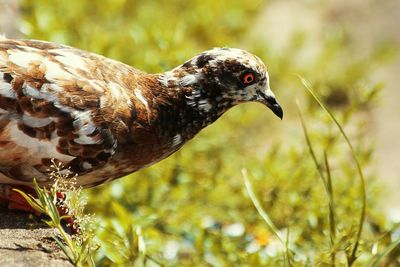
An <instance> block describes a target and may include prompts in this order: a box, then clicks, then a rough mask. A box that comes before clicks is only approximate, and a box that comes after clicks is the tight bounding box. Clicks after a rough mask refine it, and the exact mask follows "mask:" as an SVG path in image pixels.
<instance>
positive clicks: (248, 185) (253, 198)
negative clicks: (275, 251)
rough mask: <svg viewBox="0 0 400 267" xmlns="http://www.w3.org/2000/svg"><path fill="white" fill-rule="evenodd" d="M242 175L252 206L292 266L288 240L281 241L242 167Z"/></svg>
mask: <svg viewBox="0 0 400 267" xmlns="http://www.w3.org/2000/svg"><path fill="white" fill-rule="evenodd" d="M242 177H243V180H244V185H245V187H246V190H247V194H248V195H249V197H250V199H251V201H252V202H253V205H254V207H255V208H256V210H257V212H258V214H260V216H261V218H263V220H264V221H265V223H266V224H267V225H268V227H269V228H270V230H271V231H272V233H273V234H274V235H275V236H276V237H277V238H278V240H279V242H280V243H281V244H282V246H284V247H285V261H287V263H288V266H292V264H291V260H290V255H289V245H288V244H289V241H288V240H286V242H284V241H283V238H282V237H281V236H280V234H279V232H278V228H277V227H276V226H275V224H274V223H273V222H272V220H271V218H270V217H269V216H268V214H267V213H266V212H265V211H264V209H263V208H262V206H261V203H260V201H259V200H258V198H257V196H256V194H255V193H254V190H253V187H252V185H251V183H250V181H249V178H248V175H247V170H246V169H242Z"/></svg>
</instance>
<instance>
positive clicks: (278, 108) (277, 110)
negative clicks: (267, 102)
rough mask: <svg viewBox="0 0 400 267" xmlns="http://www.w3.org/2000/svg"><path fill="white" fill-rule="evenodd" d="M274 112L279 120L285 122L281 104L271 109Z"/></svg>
mask: <svg viewBox="0 0 400 267" xmlns="http://www.w3.org/2000/svg"><path fill="white" fill-rule="evenodd" d="M271 110H272V112H273V113H274V114H275V115H276V116H278V118H280V119H281V120H283V109H282V107H281V106H280V105H279V104H274V105H273V106H272V107H271Z"/></svg>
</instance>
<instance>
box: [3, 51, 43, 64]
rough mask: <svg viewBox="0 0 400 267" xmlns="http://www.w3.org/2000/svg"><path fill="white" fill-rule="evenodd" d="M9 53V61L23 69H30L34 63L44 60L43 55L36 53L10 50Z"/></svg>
mask: <svg viewBox="0 0 400 267" xmlns="http://www.w3.org/2000/svg"><path fill="white" fill-rule="evenodd" d="M8 53H9V57H8V60H10V61H11V62H12V63H14V64H16V65H18V66H20V67H23V68H28V67H29V65H30V64H31V63H32V62H35V61H36V62H40V61H41V60H42V59H43V57H42V56H41V55H39V54H37V53H34V52H24V51H19V50H9V51H8Z"/></svg>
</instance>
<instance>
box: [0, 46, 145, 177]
mask: <svg viewBox="0 0 400 267" xmlns="http://www.w3.org/2000/svg"><path fill="white" fill-rule="evenodd" d="M138 73H139V72H138V71H136V70H135V69H133V68H130V67H128V66H127V65H125V64H122V63H119V62H116V61H114V60H110V59H107V58H104V57H102V56H99V55H95V54H92V53H89V52H85V51H82V50H78V49H74V48H71V47H68V46H63V45H58V44H54V43H47V42H41V41H32V40H9V39H2V40H0V172H1V173H3V174H4V175H5V176H7V177H8V178H9V179H11V180H12V179H14V180H18V181H31V180H32V178H33V177H35V178H36V179H38V180H43V181H44V180H46V179H48V178H47V175H46V173H47V172H48V169H49V166H50V165H51V159H55V160H56V161H60V162H62V163H64V164H65V165H66V166H67V167H70V168H71V170H72V171H73V172H75V173H78V174H80V173H85V172H88V171H90V170H92V169H94V168H96V167H98V166H101V165H103V164H105V162H107V160H108V159H109V158H110V157H111V156H112V155H113V153H114V152H115V149H116V147H117V143H118V142H123V141H124V136H126V135H127V132H128V131H129V129H128V127H127V124H128V121H129V120H132V119H133V117H134V116H135V114H133V113H134V112H133V111H134V108H132V103H130V99H131V96H130V95H129V94H130V92H129V90H126V89H124V88H126V87H128V86H132V84H134V83H135V79H134V77H135V76H136V75H137V74H138ZM8 178H7V179H8ZM4 180H6V178H1V177H0V183H8V182H10V183H11V182H12V181H4Z"/></svg>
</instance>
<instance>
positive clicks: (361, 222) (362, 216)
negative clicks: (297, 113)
mask: <svg viewBox="0 0 400 267" xmlns="http://www.w3.org/2000/svg"><path fill="white" fill-rule="evenodd" d="M298 77H299V79H300V81H301V83H302V84H303V85H304V87H305V88H306V89H307V91H308V92H309V93H310V94H311V95H312V97H313V98H314V99H315V100H316V101H317V102H318V104H319V105H320V107H321V108H322V109H323V110H324V111H325V112H326V113H327V114H328V115H329V118H330V119H331V120H332V121H333V122H334V123H335V124H336V126H337V127H338V129H339V131H340V133H341V134H342V136H343V138H344V139H345V141H346V143H347V146H348V147H349V149H350V151H351V155H352V158H353V161H354V162H355V164H356V167H357V172H358V175H359V176H360V191H361V195H362V196H361V197H362V204H361V205H362V207H361V213H360V218H359V224H358V229H357V233H356V240H355V242H354V246H353V249H352V251H351V254H350V257H348V258H347V261H348V264H349V266H351V265H352V264H353V263H354V261H355V260H356V258H357V257H356V253H357V249H358V245H359V243H360V238H361V233H362V230H363V225H364V221H365V211H366V190H365V179H364V174H363V172H362V169H361V165H360V163H359V161H358V158H357V155H356V152H355V150H354V148H353V145H352V144H351V142H350V139H349V138H348V137H347V135H346V133H345V132H344V130H343V127H342V126H341V125H340V123H339V122H338V121H337V119H336V118H335V116H334V115H333V114H332V112H331V111H330V110H329V109H328V108H327V107H326V106H325V105H324V104H323V103H322V101H321V99H320V98H319V97H318V95H317V94H316V93H315V92H314V90H313V89H312V87H311V85H310V83H309V82H308V81H307V80H306V79H304V78H303V77H301V76H299V75H298Z"/></svg>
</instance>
